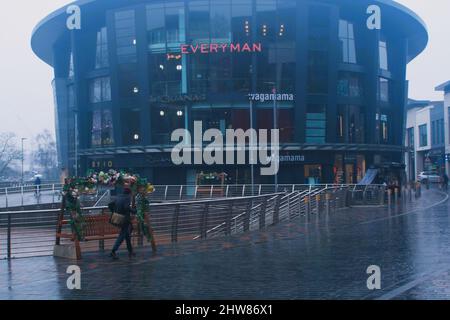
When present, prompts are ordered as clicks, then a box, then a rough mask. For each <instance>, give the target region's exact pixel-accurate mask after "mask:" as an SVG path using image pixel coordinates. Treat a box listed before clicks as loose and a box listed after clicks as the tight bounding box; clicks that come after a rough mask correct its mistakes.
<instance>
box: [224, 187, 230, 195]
mask: <svg viewBox="0 0 450 320" xmlns="http://www.w3.org/2000/svg"><path fill="white" fill-rule="evenodd" d="M229 191H230V185H229V184H227V191H226V193H225V198H228V192H229Z"/></svg>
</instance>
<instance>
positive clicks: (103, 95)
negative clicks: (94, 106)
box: [89, 77, 111, 103]
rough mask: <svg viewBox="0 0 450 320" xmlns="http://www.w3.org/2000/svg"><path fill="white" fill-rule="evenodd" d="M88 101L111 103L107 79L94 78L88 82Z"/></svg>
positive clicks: (109, 81)
mask: <svg viewBox="0 0 450 320" xmlns="http://www.w3.org/2000/svg"><path fill="white" fill-rule="evenodd" d="M89 101H90V102H91V103H99V102H106V101H111V80H110V78H109V77H102V78H96V79H93V80H91V81H90V83H89Z"/></svg>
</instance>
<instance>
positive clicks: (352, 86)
mask: <svg viewBox="0 0 450 320" xmlns="http://www.w3.org/2000/svg"><path fill="white" fill-rule="evenodd" d="M338 95H339V96H340V97H354V98H360V97H362V96H363V82H362V80H361V76H360V75H359V74H357V73H352V72H341V73H339V79H338Z"/></svg>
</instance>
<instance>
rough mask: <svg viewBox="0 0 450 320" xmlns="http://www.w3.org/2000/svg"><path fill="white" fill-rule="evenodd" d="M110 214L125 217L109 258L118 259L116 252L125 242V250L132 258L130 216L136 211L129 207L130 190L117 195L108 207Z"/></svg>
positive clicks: (126, 189) (125, 189)
mask: <svg viewBox="0 0 450 320" xmlns="http://www.w3.org/2000/svg"><path fill="white" fill-rule="evenodd" d="M108 207H109V209H110V210H111V211H112V212H116V213H118V214H120V215H123V216H125V222H124V224H123V225H122V226H121V229H120V234H119V236H118V237H117V240H116V243H115V244H114V247H113V249H112V251H111V254H110V256H111V258H113V259H118V257H117V253H116V252H117V250H119V248H120V246H121V244H122V243H123V241H124V240H125V241H126V244H127V250H128V255H129V257H130V258H131V257H134V256H135V254H134V252H133V246H132V244H131V233H132V231H133V226H132V224H131V215H132V214H136V209H134V208H132V207H131V190H130V189H128V188H124V189H123V193H122V194H121V195H118V196H117V198H116V200H115V201H114V202H111V203H110V204H109V205H108Z"/></svg>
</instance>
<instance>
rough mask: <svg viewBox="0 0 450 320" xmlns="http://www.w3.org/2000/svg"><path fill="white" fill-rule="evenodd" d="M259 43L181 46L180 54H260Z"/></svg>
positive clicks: (260, 47) (260, 46)
mask: <svg viewBox="0 0 450 320" xmlns="http://www.w3.org/2000/svg"><path fill="white" fill-rule="evenodd" d="M261 51H262V44H261V43H251V44H250V43H243V44H241V43H211V44H205V43H204V44H195V45H193V44H183V45H181V53H182V54H195V53H202V54H209V53H227V52H230V53H245V52H261Z"/></svg>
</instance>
